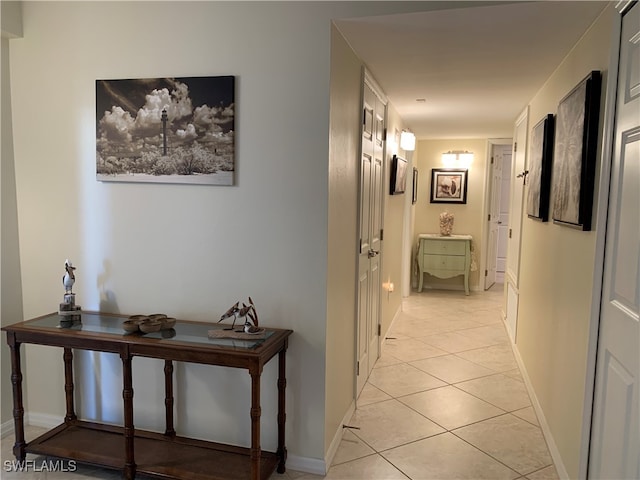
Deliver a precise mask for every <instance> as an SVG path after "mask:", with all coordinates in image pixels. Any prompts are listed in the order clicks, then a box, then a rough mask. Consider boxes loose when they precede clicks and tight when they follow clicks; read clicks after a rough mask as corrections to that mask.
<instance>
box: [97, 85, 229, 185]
mask: <svg viewBox="0 0 640 480" xmlns="http://www.w3.org/2000/svg"><path fill="white" fill-rule="evenodd" d="M234 171H235V77H233V76H219V77H180V78H177V77H176V78H146V79H128V80H96V178H97V179H98V180H99V181H107V182H108V181H112V182H146V183H180V184H200V185H233V184H234Z"/></svg>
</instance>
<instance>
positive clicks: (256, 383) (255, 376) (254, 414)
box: [249, 367, 262, 480]
mask: <svg viewBox="0 0 640 480" xmlns="http://www.w3.org/2000/svg"><path fill="white" fill-rule="evenodd" d="M256 370H257V371H254V369H251V370H250V371H249V373H250V374H251V480H260V457H261V456H262V450H261V448H260V415H261V414H262V410H261V408H260V374H261V373H262V372H261V370H262V367H260V368H259V369H256Z"/></svg>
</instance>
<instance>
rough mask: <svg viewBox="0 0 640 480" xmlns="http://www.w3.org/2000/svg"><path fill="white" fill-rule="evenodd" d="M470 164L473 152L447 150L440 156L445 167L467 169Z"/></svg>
mask: <svg viewBox="0 0 640 480" xmlns="http://www.w3.org/2000/svg"><path fill="white" fill-rule="evenodd" d="M471 162H473V152H468V151H466V150H453V151H452V150H449V151H448V152H446V153H443V154H442V163H443V164H444V165H445V166H446V167H464V168H469V166H470V165H471Z"/></svg>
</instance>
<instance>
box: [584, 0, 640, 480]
mask: <svg viewBox="0 0 640 480" xmlns="http://www.w3.org/2000/svg"><path fill="white" fill-rule="evenodd" d="M633 3H634V1H633V0H625V1H622V2H620V3H619V4H618V5H616V6H615V7H614V8H615V10H616V12H615V14H614V19H613V26H612V29H611V48H610V56H609V69H608V72H607V86H606V94H605V95H606V96H605V102H604V119H603V130H602V132H603V134H602V152H601V155H600V178H599V182H598V200H597V202H596V210H597V211H596V215H595V227H594V230H595V235H596V245H595V258H594V271H593V286H592V293H591V318H590V319H589V336H588V339H587V368H586V378H585V391H584V408H583V409H582V411H583V413H582V438H581V441H580V460H579V461H580V463H579V466H578V468H579V469H578V475H579V478H589V477H588V473H589V472H588V470H589V451H590V447H591V429H592V423H593V419H592V416H593V400H594V394H595V380H596V359H597V349H598V333H599V328H600V316H601V311H602V308H601V303H602V285H603V280H604V278H603V276H604V253H605V239H606V234H607V216H608V209H609V190H610V186H611V162H612V159H613V149H614V134H615V128H614V127H615V114H616V99H617V86H618V69H619V65H620V60H619V55H620V35H621V32H622V15H623V13H624V12H625V11H626V10H627V9H628V8H630V7H631V5H632V4H633Z"/></svg>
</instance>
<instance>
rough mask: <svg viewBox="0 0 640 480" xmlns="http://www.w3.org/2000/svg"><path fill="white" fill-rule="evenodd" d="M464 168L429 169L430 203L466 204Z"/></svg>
mask: <svg viewBox="0 0 640 480" xmlns="http://www.w3.org/2000/svg"><path fill="white" fill-rule="evenodd" d="M467 174H468V169H466V168H459V169H456V168H432V169H431V198H430V201H431V203H459V204H466V203H467Z"/></svg>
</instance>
